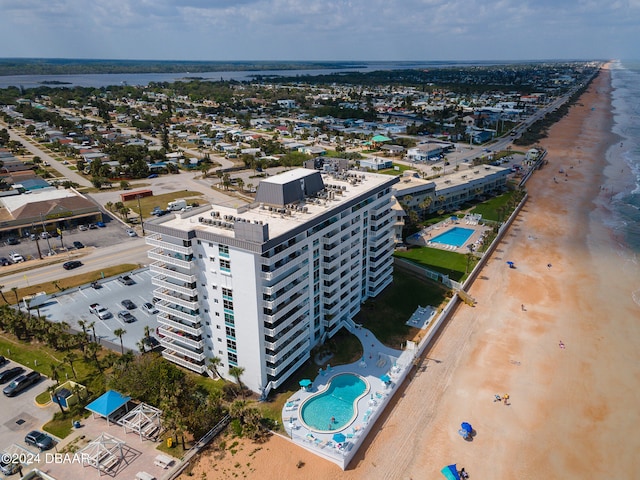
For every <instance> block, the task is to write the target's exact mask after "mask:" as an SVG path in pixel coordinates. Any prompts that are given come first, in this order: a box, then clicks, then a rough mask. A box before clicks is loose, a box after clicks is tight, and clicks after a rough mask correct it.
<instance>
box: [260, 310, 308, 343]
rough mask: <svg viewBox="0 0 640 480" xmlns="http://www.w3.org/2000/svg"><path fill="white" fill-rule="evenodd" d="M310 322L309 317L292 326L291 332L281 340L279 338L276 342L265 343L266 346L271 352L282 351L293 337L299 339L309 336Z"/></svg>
mask: <svg viewBox="0 0 640 480" xmlns="http://www.w3.org/2000/svg"><path fill="white" fill-rule="evenodd" d="M310 323H311V322H310V320H309V318H308V317H306V318H305V319H303V320H302V321H301V322H300V323H298V324H297V325H292V326H290V327H289V330H288V331H287V332H285V333H284V334H282V336H281V337H280V338H278V339H277V340H276V341H274V342H269V341H265V343H264V346H265V348H267V349H269V350H277V351H280V349H281V348H282V346H283V345H284V344H286V343H287V342H289V341H291V339H292V338H293V337H298V336H300V335H309V324H310Z"/></svg>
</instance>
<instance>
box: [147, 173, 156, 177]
mask: <svg viewBox="0 0 640 480" xmlns="http://www.w3.org/2000/svg"><path fill="white" fill-rule="evenodd" d="M147 178H158V174H157V173H152V174H151V175H149V176H148V177H147Z"/></svg>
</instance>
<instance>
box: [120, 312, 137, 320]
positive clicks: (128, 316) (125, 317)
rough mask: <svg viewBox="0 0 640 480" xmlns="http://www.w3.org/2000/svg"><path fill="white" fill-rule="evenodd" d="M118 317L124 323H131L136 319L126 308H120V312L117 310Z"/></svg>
mask: <svg viewBox="0 0 640 480" xmlns="http://www.w3.org/2000/svg"><path fill="white" fill-rule="evenodd" d="M118 318H119V319H120V320H122V321H123V322H125V323H133V322H135V321H136V317H134V316H133V315H131V313H130V312H129V311H128V310H121V311H120V312H118Z"/></svg>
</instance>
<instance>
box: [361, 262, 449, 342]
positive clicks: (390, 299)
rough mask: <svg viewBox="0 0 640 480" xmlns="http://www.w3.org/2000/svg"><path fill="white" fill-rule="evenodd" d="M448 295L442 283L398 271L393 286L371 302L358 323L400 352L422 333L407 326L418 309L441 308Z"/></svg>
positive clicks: (364, 308) (394, 276) (370, 300)
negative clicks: (402, 346)
mask: <svg viewBox="0 0 640 480" xmlns="http://www.w3.org/2000/svg"><path fill="white" fill-rule="evenodd" d="M447 292H448V289H447V288H446V287H444V286H443V285H441V284H439V283H435V282H432V281H429V280H427V279H424V278H418V277H416V276H414V275H413V274H411V273H409V272H406V271H403V270H400V269H397V268H396V269H395V270H394V272H393V283H392V284H391V285H389V286H388V287H387V288H386V289H385V290H384V291H383V292H382V293H381V294H380V295H379V296H378V297H377V298H370V299H368V300H367V301H366V302H365V304H364V305H363V307H362V310H361V311H360V313H358V315H356V317H355V318H354V321H355V322H356V323H361V324H362V325H364V327H365V328H368V329H369V330H371V331H372V332H373V334H374V335H375V336H376V338H377V339H378V340H380V341H381V342H382V343H384V344H385V345H387V346H389V347H391V348H400V345H403V344H404V342H405V341H406V340H408V339H413V338H415V336H416V334H418V333H419V332H418V331H417V330H418V329H416V328H414V327H410V326H408V325H406V324H405V322H406V321H407V320H408V319H409V318H410V317H411V315H412V314H413V312H414V311H415V310H416V308H418V306H419V305H421V306H426V305H432V306H434V307H436V308H437V307H439V306H440V305H441V304H442V303H443V302H444V301H445V300H446V298H447Z"/></svg>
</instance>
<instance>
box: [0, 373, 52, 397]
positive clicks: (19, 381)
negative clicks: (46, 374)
mask: <svg viewBox="0 0 640 480" xmlns="http://www.w3.org/2000/svg"><path fill="white" fill-rule="evenodd" d="M41 378H42V376H41V375H40V373H39V372H36V371H32V372H29V373H27V374H26V375H20V376H19V377H16V379H15V380H13V381H12V382H11V383H10V384H9V385H7V386H6V387H4V388H3V389H2V393H4V394H5V395H6V396H7V397H15V396H16V395H18V394H19V393H21V392H23V391H24V390H26V389H27V388H29V387H30V386H31V385H34V384H36V383H38V382H39V381H40V379H41Z"/></svg>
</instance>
